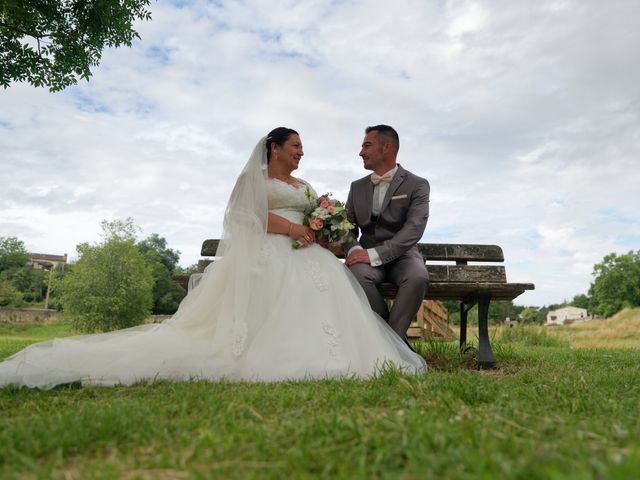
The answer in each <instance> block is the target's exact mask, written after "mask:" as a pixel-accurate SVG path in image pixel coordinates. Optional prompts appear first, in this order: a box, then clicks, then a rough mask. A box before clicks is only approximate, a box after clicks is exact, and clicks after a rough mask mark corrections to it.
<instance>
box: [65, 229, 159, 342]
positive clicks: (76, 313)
mask: <svg viewBox="0 0 640 480" xmlns="http://www.w3.org/2000/svg"><path fill="white" fill-rule="evenodd" d="M102 227H103V230H104V232H105V237H106V238H105V241H104V242H103V243H102V244H100V245H95V246H92V245H88V244H81V245H79V246H78V253H79V254H80V259H79V260H78V262H77V263H76V264H75V265H74V266H73V268H72V269H71V271H70V272H69V273H68V274H67V275H66V276H65V278H64V279H63V280H62V282H61V285H60V289H61V293H62V295H61V303H62V306H63V309H64V312H65V315H66V316H67V317H68V318H70V319H71V321H72V323H73V325H74V327H75V328H77V329H79V330H82V331H85V332H94V331H110V330H116V329H121V328H127V327H132V326H135V325H139V324H140V323H142V322H143V321H144V320H145V319H146V318H147V317H148V316H149V314H150V313H151V306H152V303H153V297H152V289H153V277H152V273H151V268H150V267H149V266H148V265H147V263H146V262H145V259H144V257H143V255H142V254H141V253H140V251H139V250H138V249H137V248H136V246H135V235H134V231H135V226H134V225H133V223H132V220H131V219H127V221H126V222H119V221H115V222H112V223H108V222H103V225H102Z"/></svg>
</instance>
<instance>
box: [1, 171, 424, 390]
mask: <svg viewBox="0 0 640 480" xmlns="http://www.w3.org/2000/svg"><path fill="white" fill-rule="evenodd" d="M266 193H267V200H268V205H269V211H271V212H274V213H276V214H278V215H281V216H283V217H286V218H287V219H289V220H291V221H292V222H296V223H302V215H303V214H302V211H303V209H304V208H305V206H306V205H307V202H308V200H307V199H306V197H305V195H304V188H301V187H299V188H296V187H293V186H291V185H289V184H287V183H284V182H281V181H279V180H267V181H266ZM261 238H262V241H261V243H262V245H261V247H260V248H259V252H258V254H257V256H256V257H255V262H254V264H253V266H252V268H251V270H250V272H249V273H248V277H247V280H243V282H247V289H250V290H249V291H250V292H251V293H250V298H249V299H248V301H246V300H247V299H244V298H242V297H241V296H242V295H244V293H243V291H242V290H243V289H242V288H237V287H234V282H229V275H232V272H233V266H232V265H225V262H228V261H231V259H232V257H222V259H221V260H219V261H216V262H214V263H212V264H211V265H210V266H209V267H208V268H207V270H206V272H205V274H204V275H203V276H202V279H201V281H200V282H199V283H198V285H197V287H195V288H194V289H193V290H192V291H191V292H190V293H189V294H188V295H187V297H186V298H185V299H184V300H183V302H182V304H181V305H180V308H179V309H178V312H177V313H176V314H175V315H174V316H173V317H172V318H171V319H169V320H167V321H165V322H164V323H161V324H155V325H143V326H140V327H134V328H130V329H126V330H120V331H116V332H110V333H104V334H95V335H83V336H74V337H67V338H60V339H55V340H52V341H48V342H43V343H38V344H34V345H31V346H29V347H27V348H25V349H24V350H22V351H20V352H18V353H16V354H15V355H13V356H11V357H9V358H8V359H7V360H5V361H4V362H2V363H0V386H7V385H17V386H21V385H24V386H28V387H38V388H43V389H47V388H52V387H54V386H55V385H59V384H64V383H70V382H77V381H79V382H82V384H84V385H104V386H110V385H118V384H121V385H130V384H133V383H135V382H138V381H141V380H151V381H154V380H173V381H180V380H194V379H206V380H220V379H225V380H231V381H242V380H244V381H264V382H269V381H280V380H288V379H306V378H317V379H321V378H332V377H343V376H356V377H360V378H367V377H370V376H372V375H374V374H376V372H379V371H380V370H381V369H382V368H385V366H388V365H393V366H395V367H396V368H400V369H402V370H404V371H407V372H411V373H418V372H422V371H424V370H425V368H426V364H425V361H424V359H423V358H422V357H420V356H419V355H418V354H416V353H414V352H412V351H411V350H410V349H409V348H408V347H407V345H406V344H405V343H404V342H403V341H402V340H401V339H400V338H399V337H398V336H397V335H396V334H395V333H394V332H393V330H392V329H391V328H390V327H389V326H388V325H387V324H386V323H385V322H384V321H383V320H382V319H381V318H380V317H379V316H377V315H376V314H375V313H373V311H372V310H371V309H370V307H369V303H368V301H367V298H366V296H365V294H364V291H363V290H362V289H361V287H360V285H359V284H358V283H357V281H356V280H355V278H354V277H353V276H352V275H351V273H350V272H349V270H348V269H347V267H346V266H345V265H344V264H343V263H342V262H340V261H339V260H337V259H336V258H335V256H334V255H333V254H332V253H331V252H329V251H328V250H326V249H324V248H322V247H320V246H319V245H317V244H313V245H311V246H310V247H308V248H301V249H299V250H294V249H293V248H292V240H291V238H289V237H287V236H285V235H277V234H265V235H263V236H262V237H261ZM238 295H240V297H238V298H235V301H229V300H230V298H231V300H233V299H232V297H234V296H236V297H237V296H238ZM238 305H244V307H238ZM239 308H244V309H245V310H243V311H242V314H238V312H237V311H236V310H237V309H239Z"/></svg>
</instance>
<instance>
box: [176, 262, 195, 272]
mask: <svg viewBox="0 0 640 480" xmlns="http://www.w3.org/2000/svg"><path fill="white" fill-rule="evenodd" d="M197 272H198V264H197V263H194V264H192V265H189V266H187V267H181V266H180V265H178V266H176V268H175V270H174V271H173V273H174V274H175V275H192V274H194V273H197Z"/></svg>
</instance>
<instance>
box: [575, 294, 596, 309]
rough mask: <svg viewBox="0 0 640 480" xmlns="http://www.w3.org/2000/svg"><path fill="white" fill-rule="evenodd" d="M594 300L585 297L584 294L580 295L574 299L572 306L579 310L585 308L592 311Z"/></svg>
mask: <svg viewBox="0 0 640 480" xmlns="http://www.w3.org/2000/svg"><path fill="white" fill-rule="evenodd" d="M591 303H592V299H591V298H590V297H588V296H587V295H585V294H584V293H580V294H578V295H576V296H574V297H573V300H571V305H572V306H574V307H578V308H584V309H586V310H588V311H591V310H592V304H591Z"/></svg>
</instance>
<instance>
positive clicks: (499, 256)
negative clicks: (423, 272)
mask: <svg viewBox="0 0 640 480" xmlns="http://www.w3.org/2000/svg"><path fill="white" fill-rule="evenodd" d="M418 249H419V250H420V253H422V256H423V257H424V259H425V260H442V261H456V262H458V261H462V262H504V254H503V253H502V248H500V247H499V246H498V245H474V244H468V245H467V244H465V245H461V244H455V243H419V244H418Z"/></svg>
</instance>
